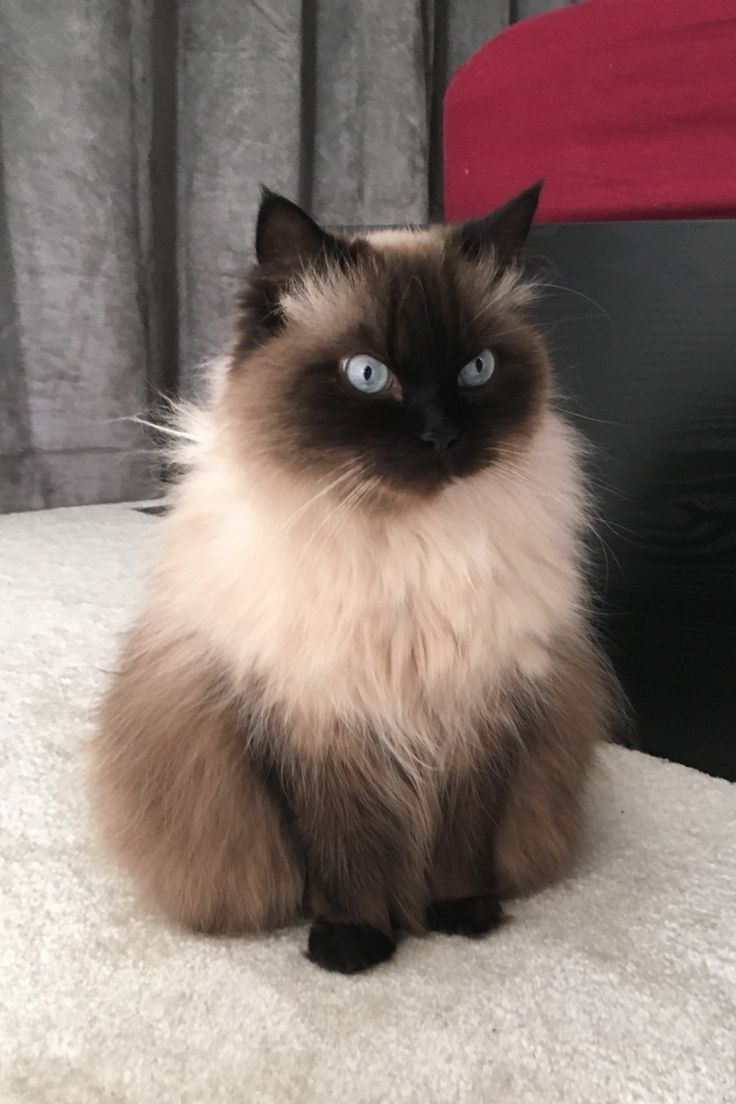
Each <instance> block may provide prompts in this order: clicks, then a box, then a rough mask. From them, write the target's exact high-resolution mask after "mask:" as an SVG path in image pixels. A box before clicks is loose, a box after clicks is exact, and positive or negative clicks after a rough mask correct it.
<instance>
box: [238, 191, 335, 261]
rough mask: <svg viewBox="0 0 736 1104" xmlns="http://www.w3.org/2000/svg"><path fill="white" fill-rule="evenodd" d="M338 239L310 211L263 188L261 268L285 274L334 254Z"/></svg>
mask: <svg viewBox="0 0 736 1104" xmlns="http://www.w3.org/2000/svg"><path fill="white" fill-rule="evenodd" d="M334 245H335V238H333V236H332V235H331V234H328V233H327V231H326V230H323V229H322V227H321V226H319V225H318V224H317V223H316V222H315V221H314V219H313V218H311V217H310V216H309V215H308V214H307V213H306V211H303V210H302V209H301V207H298V206H297V205H296V203H292V202H291V200H290V199H286V197H285V196H282V195H278V194H277V193H276V192H272V191H271V190H270V189H269V188H266V187H264V186H263V185H262V186H261V206H260V208H259V210H258V222H257V224H256V257H257V258H258V262H259V264H265V265H273V266H274V267H277V268H279V269H281V270H284V271H289V270H290V269H293V268H297V267H299V266H302V265H304V264H308V263H309V262H310V261H313V260H316V259H317V257H318V256H319V255H320V254H324V253H330V252H331V251H332V250H333V247H334Z"/></svg>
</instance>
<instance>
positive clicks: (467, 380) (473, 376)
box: [457, 349, 496, 387]
mask: <svg viewBox="0 0 736 1104" xmlns="http://www.w3.org/2000/svg"><path fill="white" fill-rule="evenodd" d="M495 367H496V360H495V358H494V356H493V353H492V352H491V350H490V349H484V350H483V352H482V353H478V355H477V356H476V357H473V359H472V360H469V361H468V363H467V364H466V365H465V366H464V367H463V368H461V369H460V371H459V372H458V376H457V381H458V383H459V384H460V386H461V387H480V385H481V384H482V383H488V380H489V379H490V378H491V376H492V375H493V371H494V369H495Z"/></svg>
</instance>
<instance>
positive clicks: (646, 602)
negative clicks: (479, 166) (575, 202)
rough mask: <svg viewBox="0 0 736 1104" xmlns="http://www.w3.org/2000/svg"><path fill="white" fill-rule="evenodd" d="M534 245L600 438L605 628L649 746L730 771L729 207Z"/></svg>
mask: <svg viewBox="0 0 736 1104" xmlns="http://www.w3.org/2000/svg"><path fill="white" fill-rule="evenodd" d="M531 247H532V251H533V257H536V258H537V259H539V258H541V259H542V267H543V270H544V275H545V279H546V280H547V282H548V284H549V285H554V286H549V287H547V289H546V290H545V292H544V294H543V297H542V300H541V302H540V304H539V316H540V319H541V321H542V324H543V326H544V328H545V330H546V332H547V335H548V342H549V345H550V347H551V350H552V354H553V358H554V361H555V364H556V366H557V371H558V378H559V379H560V382H561V389H562V391H563V393H564V398H563V400H562V405H563V406H564V407H565V409H566V410H567V411H568V412H569V413H570V414H571V415H572V417H573V419H574V420H575V421H576V423H577V425H578V427H579V429H580V430H582V432H583V433H584V434H585V435H586V436H587V437H588V438H589V439H590V440H591V441H592V442H593V444H594V445H595V446H596V458H595V461H594V465H593V467H594V475H595V477H596V480H597V482H598V483H599V503H600V513H601V517H602V521H601V524H600V525H599V527H598V530H599V536H600V540H601V541H603V542H605V546H606V547H605V551H604V549H603V547H602V545H601V544H600V542H596V547H595V548H594V549H593V551H594V553H595V555H596V564H597V568H598V585H599V590H600V591H601V592H602V594H603V595H604V598H605V603H604V606H605V611H606V612H605V614H604V615H603V617H602V630H603V633H604V636H605V638H606V640H607V642H608V646H609V651H610V654H611V657H612V659H613V661H614V663H615V666H616V668H617V670H618V672H619V674H620V676H621V679H622V681H623V683H624V687H625V689H626V691H627V692H628V695H629V698H630V700H631V703H632V706H633V709H634V712H635V714H636V718H637V722H638V735H637V743H638V746H639V747H640V748H641V749H642V750H644V751H648V752H651V753H653V754H654V755H659V756H663V757H665V758H668V759H674V760H677V761H679V762H682V763H686V764H688V765H690V766H693V767H697V768H698V769H700V770H703V771H707V772H708V773H711V774H716V775H722V776H723V777H725V778H729V779H732V780H734V779H736V221H722V222H719V221H713V222H688V221H683V222H637V223H625V222H621V223H615V222H612V223H581V224H567V225H556V226H539V227H537V228H536V230H535V231H534V235H533V237H532V241H531ZM563 289H569V290H563Z"/></svg>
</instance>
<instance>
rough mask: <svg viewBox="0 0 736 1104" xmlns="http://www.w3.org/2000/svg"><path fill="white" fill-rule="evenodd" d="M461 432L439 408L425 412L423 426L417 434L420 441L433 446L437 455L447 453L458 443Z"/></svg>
mask: <svg viewBox="0 0 736 1104" xmlns="http://www.w3.org/2000/svg"><path fill="white" fill-rule="evenodd" d="M459 436H460V432H459V430H458V428H457V426H456V425H454V424H453V423H452V422H451V421H450V419H449V418H448V417H447V415H446V414H444V413H443V412H442V411H441V410H438V409H437V407H430V408H429V409H427V410H426V411H425V412H424V415H423V418H422V423H421V426H420V428H419V430H418V432H417V437H418V438H419V440H420V441H426V443H427V444H428V445H433V446H434V450H435V452H437V453H440V454H441V453H444V452H447V450H448V449H450V448H452V446H453V445H454V444H455V443H456V442H457V440H458V438H459Z"/></svg>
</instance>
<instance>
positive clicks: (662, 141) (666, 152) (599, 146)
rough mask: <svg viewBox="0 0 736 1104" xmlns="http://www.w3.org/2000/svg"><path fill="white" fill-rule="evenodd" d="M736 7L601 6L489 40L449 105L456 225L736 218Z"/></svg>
mask: <svg viewBox="0 0 736 1104" xmlns="http://www.w3.org/2000/svg"><path fill="white" fill-rule="evenodd" d="M734 57H736V0H701V2H700V3H697V4H693V3H692V0H649V2H648V3H644V4H642V3H632V2H631V0H589V2H588V3H586V4H581V5H579V6H578V7H576V8H575V9H574V10H572V9H571V10H565V11H555V12H549V13H547V14H546V15H543V16H541V17H540V18H539V19H533V20H528V21H526V22H524V23H521V24H518V25H517V26H515V27H512V28H510V29H509V30H507V31H505V32H504V33H503V34H501V35H499V36H498V37H497V38H496V39H494V40H493V41H492V42H489V43H487V44H486V45H485V46H484V47H483V48H482V49H481V50H480V51H479V52H478V53H477V54H476V55H475V56H474V57H472V58H471V59H470V60H469V61H468V62H466V64H465V65H464V66H463V67H462V69H461V70H460V71H459V73H458V74H457V75H456V76H455V78H454V80H453V82H452V84H451V86H450V88H449V90H448V93H447V97H446V105H445V197H446V208H447V215H448V218H450V219H452V220H455V219H463V218H470V217H472V216H474V215H479V214H483V213H485V212H486V211H488V210H490V209H492V208H493V207H495V206H496V205H497V204H499V203H503V202H504V201H505V200H506V199H507V198H508V196H509V195H513V194H514V193H515V192H517V191H519V190H521V189H522V188H525V187H528V185H529V184H531V183H533V181H534V180H537V179H539V178H540V177H542V178H543V179H544V182H545V187H544V192H543V193H542V200H541V204H540V212H539V214H540V219H541V220H542V221H549V222H578V221H590V220H598V221H606V220H609V219H652V218H669V219H672V218H687V219H696V218H725V217H728V218H733V217H734V215H735V214H736V189H734V178H733V170H732V161H733V157H732V150H733V144H734V130H733V115H734V109H735V108H736V85H735V84H734V79H733V70H734Z"/></svg>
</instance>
